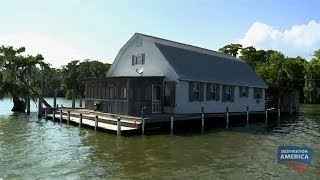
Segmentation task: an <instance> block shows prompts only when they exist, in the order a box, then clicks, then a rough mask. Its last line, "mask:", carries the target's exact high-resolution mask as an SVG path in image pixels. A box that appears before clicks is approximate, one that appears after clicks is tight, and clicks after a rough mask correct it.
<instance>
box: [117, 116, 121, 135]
mask: <svg viewBox="0 0 320 180" xmlns="http://www.w3.org/2000/svg"><path fill="white" fill-rule="evenodd" d="M117 136H121V120H120V117H118V119H117Z"/></svg>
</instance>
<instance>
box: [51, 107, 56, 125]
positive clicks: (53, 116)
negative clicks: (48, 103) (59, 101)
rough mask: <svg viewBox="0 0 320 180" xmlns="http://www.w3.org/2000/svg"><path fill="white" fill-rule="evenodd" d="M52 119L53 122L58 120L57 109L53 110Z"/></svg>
mask: <svg viewBox="0 0 320 180" xmlns="http://www.w3.org/2000/svg"><path fill="white" fill-rule="evenodd" d="M52 120H53V122H55V120H56V110H55V109H53V110H52Z"/></svg>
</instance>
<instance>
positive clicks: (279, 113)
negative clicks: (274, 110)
mask: <svg viewBox="0 0 320 180" xmlns="http://www.w3.org/2000/svg"><path fill="white" fill-rule="evenodd" d="M280 115H281V112H280V108H278V121H279V120H280Z"/></svg>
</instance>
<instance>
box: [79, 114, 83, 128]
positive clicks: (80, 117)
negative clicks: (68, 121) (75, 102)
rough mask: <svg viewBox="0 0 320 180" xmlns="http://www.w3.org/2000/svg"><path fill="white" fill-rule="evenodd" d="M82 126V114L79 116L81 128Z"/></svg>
mask: <svg viewBox="0 0 320 180" xmlns="http://www.w3.org/2000/svg"><path fill="white" fill-rule="evenodd" d="M81 125H82V114H80V115H79V127H81Z"/></svg>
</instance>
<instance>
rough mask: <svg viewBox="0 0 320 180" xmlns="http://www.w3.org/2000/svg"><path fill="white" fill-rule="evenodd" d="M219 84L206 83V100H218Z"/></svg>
mask: <svg viewBox="0 0 320 180" xmlns="http://www.w3.org/2000/svg"><path fill="white" fill-rule="evenodd" d="M219 96H220V85H219V84H212V83H208V84H207V100H215V101H219V99H220V97H219Z"/></svg>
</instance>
